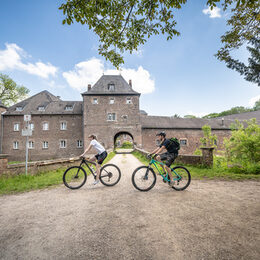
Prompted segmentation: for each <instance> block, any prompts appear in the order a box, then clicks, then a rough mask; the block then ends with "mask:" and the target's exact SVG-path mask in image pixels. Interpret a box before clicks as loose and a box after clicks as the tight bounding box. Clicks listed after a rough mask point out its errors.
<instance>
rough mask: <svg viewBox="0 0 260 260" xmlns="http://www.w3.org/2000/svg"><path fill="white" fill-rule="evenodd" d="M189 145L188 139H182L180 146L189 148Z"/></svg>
mask: <svg viewBox="0 0 260 260" xmlns="http://www.w3.org/2000/svg"><path fill="white" fill-rule="evenodd" d="M187 144H188V141H187V139H180V145H181V146H187Z"/></svg>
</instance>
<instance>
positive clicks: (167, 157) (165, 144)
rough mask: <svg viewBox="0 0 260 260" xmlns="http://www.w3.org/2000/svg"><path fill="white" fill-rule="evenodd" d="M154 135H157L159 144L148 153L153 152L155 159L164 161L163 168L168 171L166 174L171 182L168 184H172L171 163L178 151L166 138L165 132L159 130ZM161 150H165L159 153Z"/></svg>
mask: <svg viewBox="0 0 260 260" xmlns="http://www.w3.org/2000/svg"><path fill="white" fill-rule="evenodd" d="M156 136H159V140H160V142H161V144H160V145H159V147H158V148H156V149H155V150H154V151H152V152H151V153H150V155H153V154H155V155H156V160H158V161H165V165H166V166H165V169H166V170H167V172H168V175H169V177H170V180H171V183H170V185H171V186H172V185H173V184H174V181H173V178H172V174H171V168H170V166H171V164H172V163H173V162H174V160H175V159H176V158H177V156H178V151H177V150H176V149H175V147H174V146H173V145H171V141H170V140H169V139H166V138H165V137H166V134H165V132H160V133H158V134H157V135H156ZM163 150H166V151H167V152H165V153H162V154H160V153H161V152H162V151H163Z"/></svg>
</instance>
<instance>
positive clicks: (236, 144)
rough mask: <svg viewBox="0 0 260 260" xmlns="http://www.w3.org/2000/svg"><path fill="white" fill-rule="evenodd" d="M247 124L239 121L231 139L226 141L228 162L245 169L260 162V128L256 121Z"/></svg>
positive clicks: (252, 120)
mask: <svg viewBox="0 0 260 260" xmlns="http://www.w3.org/2000/svg"><path fill="white" fill-rule="evenodd" d="M246 124H247V127H245V126H244V125H243V124H242V123H240V122H238V121H237V123H236V125H235V126H234V128H233V131H232V135H231V137H230V138H229V139H225V141H224V145H225V150H226V156H227V161H228V162H229V163H232V164H238V165H241V166H242V167H243V168H247V167H248V166H250V165H252V164H257V163H259V162H260V126H259V125H258V124H257V122H256V120H255V119H251V120H249V121H246ZM250 167H251V166H250Z"/></svg>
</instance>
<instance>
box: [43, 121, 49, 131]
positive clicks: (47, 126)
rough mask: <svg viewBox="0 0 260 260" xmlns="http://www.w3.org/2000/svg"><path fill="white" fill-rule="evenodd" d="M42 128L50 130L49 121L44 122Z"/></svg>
mask: <svg viewBox="0 0 260 260" xmlns="http://www.w3.org/2000/svg"><path fill="white" fill-rule="evenodd" d="M42 130H44V131H47V130H49V123H48V122H43V123H42Z"/></svg>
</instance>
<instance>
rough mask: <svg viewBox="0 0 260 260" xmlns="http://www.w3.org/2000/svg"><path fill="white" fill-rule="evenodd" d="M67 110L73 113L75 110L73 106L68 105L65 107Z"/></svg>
mask: <svg viewBox="0 0 260 260" xmlns="http://www.w3.org/2000/svg"><path fill="white" fill-rule="evenodd" d="M65 110H66V111H72V110H73V106H72V105H66V106H65Z"/></svg>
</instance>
